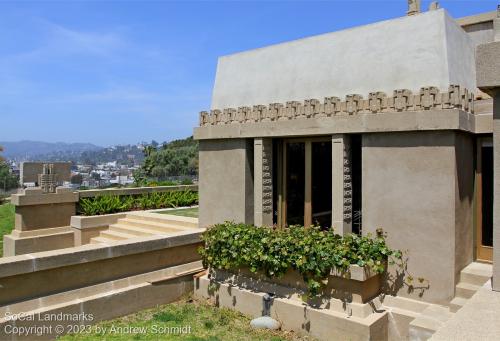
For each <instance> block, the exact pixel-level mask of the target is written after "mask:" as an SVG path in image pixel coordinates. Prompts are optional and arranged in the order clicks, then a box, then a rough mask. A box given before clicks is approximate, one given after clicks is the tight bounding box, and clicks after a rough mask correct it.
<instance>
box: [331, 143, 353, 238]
mask: <svg viewBox="0 0 500 341" xmlns="http://www.w3.org/2000/svg"><path fill="white" fill-rule="evenodd" d="M350 165H351V162H350V148H349V136H348V135H346V134H335V135H333V136H332V226H333V228H334V229H335V232H337V233H338V234H341V235H344V234H347V233H351V232H352V206H351V203H352V181H351V168H350Z"/></svg>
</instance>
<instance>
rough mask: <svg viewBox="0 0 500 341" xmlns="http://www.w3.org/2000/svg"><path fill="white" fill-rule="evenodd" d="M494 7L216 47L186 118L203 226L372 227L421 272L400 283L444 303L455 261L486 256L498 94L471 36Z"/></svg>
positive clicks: (488, 25) (488, 33) (492, 30)
mask: <svg viewBox="0 0 500 341" xmlns="http://www.w3.org/2000/svg"><path fill="white" fill-rule="evenodd" d="M409 14H414V13H409ZM497 15H498V14H497V12H496V11H493V12H489V13H484V14H480V15H477V16H473V17H467V18H461V19H454V18H452V17H450V15H449V14H448V13H447V12H446V10H444V9H433V10H429V11H427V12H425V13H418V14H416V15H408V16H405V17H401V18H396V19H392V20H388V21H383V22H378V23H374V24H371V25H366V26H361V27H355V28H351V29H347V30H343V31H338V32H332V33H327V34H322V35H318V36H313V37H308V38H304V39H300V40H296V41H291V42H287V43H282V44H277V45H273V46H269V47H264V48H259V49H255V50H250V51H245V52H241V53H236V54H233V55H229V56H223V57H220V58H219V61H218V66H217V73H216V78H215V84H214V88H213V95H212V104H211V108H210V110H208V111H205V112H201V114H200V126H199V127H197V128H195V131H194V136H195V138H196V139H197V140H199V142H200V162H199V166H200V180H199V181H200V182H199V193H200V217H199V222H200V225H201V226H203V227H207V226H210V225H212V224H215V223H220V222H223V221H225V220H233V221H236V222H245V223H250V224H256V225H278V226H282V227H285V226H287V225H291V224H301V225H304V226H308V225H311V224H316V225H321V226H322V227H324V228H330V227H333V228H334V229H335V230H336V231H337V232H338V233H341V234H344V233H350V232H354V233H362V234H367V233H370V232H372V233H373V232H374V231H375V230H376V229H377V228H380V227H381V228H383V229H384V230H385V231H386V232H387V233H388V242H389V244H390V245H391V247H394V248H399V249H404V250H408V251H409V262H408V268H409V270H410V271H411V272H412V273H414V274H417V275H418V276H422V277H424V278H426V279H427V280H428V281H429V288H428V289H427V290H425V293H424V295H423V296H421V297H420V296H418V295H417V293H416V292H414V293H412V292H408V291H407V290H406V288H404V287H398V288H396V293H397V294H398V295H403V296H410V297H412V298H415V299H418V300H424V301H427V302H432V303H438V304H449V302H450V301H451V300H452V299H453V298H454V297H455V294H456V291H457V290H459V289H457V284H459V278H460V272H461V270H462V269H464V268H465V267H466V266H468V265H469V264H471V263H472V262H475V261H478V262H486V263H488V262H492V261H493V240H494V232H493V231H494V228H493V221H494V218H493V213H494V211H495V212H498V209H497V210H494V209H493V197H494V193H493V192H494V186H493V183H494V176H493V169H494V162H496V165H497V166H496V169H498V160H496V161H494V149H493V145H494V144H493V99H492V97H490V95H491V96H493V97H494V96H495V95H494V92H493V91H487V89H486V88H485V87H481V89H482V90H485V89H486V91H487V92H488V93H489V94H487V93H485V92H483V91H481V90H480V89H479V88H478V82H481V81H480V80H478V78H477V77H479V71H477V70H476V63H477V62H478V61H477V60H476V59H477V58H476V49H477V47H478V46H479V45H480V44H485V43H492V42H493V41H494V40H495V37H497V39H500V33H499V32H500V24H499V19H497ZM487 58H489V61H488V62H487V64H488V65H490V64H495V63H496V62H495V55H494V53H493V55H491V54H490V56H489V57H487ZM496 59H497V60H498V59H500V54H498V55H497V58H496ZM495 72H497V73H498V72H499V69H498V68H497V69H496V71H495ZM477 73H478V74H477ZM497 79H498V76H497ZM490 88H491V87H490ZM496 110H497V111H498V105H497V109H496ZM497 115H498V114H497ZM497 125H498V124H497ZM495 141H496V142H495V143H496V144H498V141H497V140H495ZM495 188H496V190H497V191H498V180H497V183H496V187H495ZM496 205H497V207H498V201H497V204H496ZM495 219H497V220H496V221H497V222H498V217H496V218H495ZM497 230H498V228H497ZM497 235H498V232H497ZM497 263H498V262H497ZM497 263H495V264H497ZM495 276H496V274H494V279H495ZM498 282H500V279H499V280H498V281H497V282H496V283H498ZM494 285H495V281H494Z"/></svg>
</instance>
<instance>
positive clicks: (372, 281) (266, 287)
mask: <svg viewBox="0 0 500 341" xmlns="http://www.w3.org/2000/svg"><path fill="white" fill-rule="evenodd" d="M210 274H211V278H212V279H214V280H215V281H217V282H222V283H230V284H232V285H236V286H239V287H242V288H245V289H249V290H255V291H258V292H268V293H274V294H276V295H278V296H281V297H292V296H297V295H299V296H300V295H301V294H302V293H305V292H306V291H307V284H306V283H305V282H304V280H303V278H302V276H301V275H300V274H299V272H298V271H296V270H292V269H289V270H288V272H287V273H285V274H284V275H283V276H282V277H274V278H269V277H267V276H266V275H264V274H263V273H260V272H257V273H253V272H251V271H250V270H249V269H248V268H241V269H235V270H219V269H211V270H210ZM327 280H328V281H327V283H326V285H325V286H324V287H323V288H322V289H321V292H320V294H321V296H324V297H331V298H338V299H343V300H346V301H347V302H356V303H366V302H368V301H369V300H371V299H373V298H374V297H376V296H377V295H379V294H380V292H381V276H380V275H379V274H377V273H374V272H372V271H370V270H369V269H368V268H364V267H360V266H357V265H351V266H350V269H349V271H348V272H338V271H332V274H331V275H330V276H329V277H328V279H327Z"/></svg>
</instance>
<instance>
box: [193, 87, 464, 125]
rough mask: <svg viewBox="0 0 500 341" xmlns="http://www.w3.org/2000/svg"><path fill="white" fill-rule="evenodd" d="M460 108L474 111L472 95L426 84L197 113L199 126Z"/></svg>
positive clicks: (459, 88) (454, 88)
mask: <svg viewBox="0 0 500 341" xmlns="http://www.w3.org/2000/svg"><path fill="white" fill-rule="evenodd" d="M445 109H461V110H463V111H466V112H469V113H474V94H473V93H472V92H470V91H469V90H467V89H465V88H463V87H460V86H458V85H450V86H449V89H448V91H447V92H441V91H440V90H439V89H438V88H437V87H434V86H426V87H422V88H420V90H419V91H418V93H413V92H412V91H410V90H408V89H396V90H394V91H393V94H392V96H391V97H389V96H387V95H386V93H384V92H381V91H376V92H370V93H369V94H368V98H366V99H364V98H363V97H362V96H361V95H359V94H350V95H347V96H346V98H345V100H344V101H342V100H341V99H340V98H338V97H334V96H332V97H325V98H324V100H323V102H321V101H319V100H318V99H306V100H304V101H303V102H300V101H287V102H286V103H271V104H269V105H267V106H266V105H254V106H252V108H250V107H239V108H238V109H233V108H225V109H223V110H222V111H221V110H218V109H214V110H211V111H210V113H208V112H207V111H202V112H200V120H199V122H200V126H202V127H203V126H210V125H223V124H229V123H239V124H242V123H254V122H272V121H290V120H294V119H315V118H327V117H333V116H338V115H346V116H349V115H359V114H378V113H388V112H405V111H426V110H445Z"/></svg>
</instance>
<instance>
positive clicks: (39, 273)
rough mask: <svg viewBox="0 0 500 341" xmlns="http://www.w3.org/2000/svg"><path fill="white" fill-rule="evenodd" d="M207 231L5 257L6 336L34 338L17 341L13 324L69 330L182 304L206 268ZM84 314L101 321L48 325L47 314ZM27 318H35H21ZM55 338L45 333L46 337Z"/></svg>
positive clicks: (1, 291) (2, 326)
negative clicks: (201, 249) (204, 235)
mask: <svg viewBox="0 0 500 341" xmlns="http://www.w3.org/2000/svg"><path fill="white" fill-rule="evenodd" d="M202 232H203V229H197V230H196V231H194V230H190V231H182V232H179V233H176V234H174V235H170V236H153V237H147V238H141V239H140V240H137V239H134V240H123V241H117V242H115V243H113V244H110V245H100V244H91V245H84V246H79V247H74V248H68V249H62V250H55V251H47V252H40V253H33V254H27V255H20V256H14V257H8V258H2V259H0V339H1V340H19V339H26V340H32V339H33V338H34V334H33V333H31V334H28V335H26V336H25V337H24V338H23V337H14V336H13V334H12V333H11V332H9V331H12V327H21V326H24V327H30V326H37V325H38V326H47V327H50V326H51V325H55V324H58V325H62V326H63V328H64V333H66V332H70V329H68V328H69V326H70V325H72V324H73V325H74V324H92V323H95V322H97V321H100V320H103V319H111V318H115V317H118V316H122V315H125V314H128V313H132V312H135V311H137V310H139V309H144V308H148V307H153V306H156V305H158V304H163V303H168V302H172V301H174V300H177V299H178V298H179V297H180V296H182V295H183V294H186V293H187V292H189V291H192V289H193V280H192V275H193V274H194V273H197V272H199V271H201V270H202V265H201V261H200V256H199V254H198V252H197V249H198V247H200V246H201V245H202V243H201V239H200V234H201V233H202ZM82 312H83V313H85V314H92V315H93V319H92V320H91V321H83V322H82V321H76V322H75V321H71V320H69V321H63V322H61V321H50V322H48V321H45V320H43V314H55V313H75V314H78V313H82ZM39 313H42V315H40V314H39ZM27 315H29V316H34V318H31V319H26V318H20V317H22V316H27ZM40 318H42V320H40V321H39V320H38V319H40ZM53 327H54V326H52V328H53ZM6 328H7V329H6ZM9 328H11V329H9ZM55 336H56V334H53V333H44V334H43V335H42V336H41V338H42V339H51V338H54V337H55ZM37 339H39V338H38V337H37Z"/></svg>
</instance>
